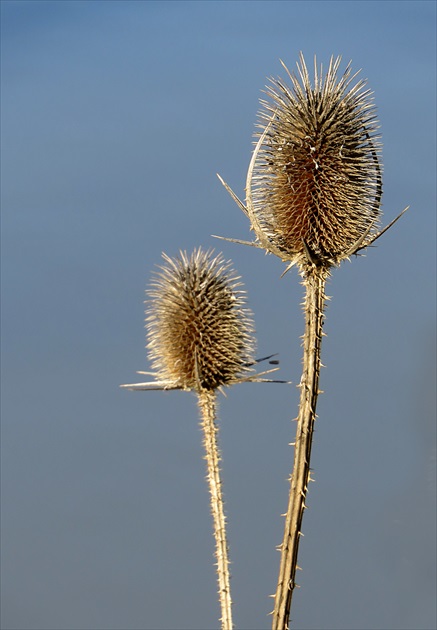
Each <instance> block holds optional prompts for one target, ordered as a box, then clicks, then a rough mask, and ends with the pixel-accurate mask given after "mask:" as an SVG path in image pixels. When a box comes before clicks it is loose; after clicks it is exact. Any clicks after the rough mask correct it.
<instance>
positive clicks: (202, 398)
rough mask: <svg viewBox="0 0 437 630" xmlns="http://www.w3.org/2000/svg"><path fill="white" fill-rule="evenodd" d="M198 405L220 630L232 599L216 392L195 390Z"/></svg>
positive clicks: (226, 627)
mask: <svg viewBox="0 0 437 630" xmlns="http://www.w3.org/2000/svg"><path fill="white" fill-rule="evenodd" d="M198 404H199V409H200V413H201V418H202V422H201V425H202V429H203V444H204V447H205V459H206V464H207V481H208V486H209V493H210V499H211V513H212V517H213V525H214V538H215V557H216V559H217V565H216V566H217V578H218V592H219V600H220V609H221V619H220V621H221V624H222V625H221V627H222V630H232V627H233V625H232V600H231V589H230V576H229V559H228V544H227V539H226V517H225V512H224V504H223V496H222V487H221V479H220V452H219V448H218V444H217V432H218V427H217V424H216V393H215V391H211V390H201V391H200V392H198Z"/></svg>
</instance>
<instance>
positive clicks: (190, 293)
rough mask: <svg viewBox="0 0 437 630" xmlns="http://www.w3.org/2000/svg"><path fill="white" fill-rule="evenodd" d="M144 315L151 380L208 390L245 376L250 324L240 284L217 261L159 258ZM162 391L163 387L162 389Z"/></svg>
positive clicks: (200, 254)
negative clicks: (151, 367)
mask: <svg viewBox="0 0 437 630" xmlns="http://www.w3.org/2000/svg"><path fill="white" fill-rule="evenodd" d="M163 258H164V260H165V261H166V265H163V266H162V267H160V271H159V272H157V273H156V275H155V278H154V280H153V282H152V285H151V288H150V290H148V291H147V293H148V296H149V300H148V301H147V302H146V303H147V310H146V314H147V317H146V322H147V324H146V328H147V337H148V343H147V347H148V350H149V356H150V359H151V362H152V365H153V368H154V375H155V376H156V378H157V380H158V381H159V382H161V383H167V384H168V388H172V389H173V388H180V389H186V390H197V391H199V390H214V389H216V388H218V387H221V386H224V385H231V384H232V383H234V382H238V381H239V380H245V378H244V377H245V376H246V377H247V376H248V373H249V372H251V371H252V370H251V365H253V364H254V363H255V361H254V359H253V352H254V347H255V341H254V337H253V330H254V327H253V321H252V315H251V312H250V311H249V310H248V309H247V308H246V306H245V292H244V291H243V290H242V288H241V287H242V283H241V282H240V278H239V277H238V276H237V275H236V274H235V272H234V271H233V270H232V268H231V263H230V262H229V261H228V262H225V260H224V259H223V257H222V256H221V255H217V256H214V254H213V250H209V251H207V252H204V251H202V250H201V249H200V248H199V249H197V250H194V252H193V253H192V254H191V256H188V255H187V254H186V252H180V256H179V257H178V258H175V259H172V258H169V257H168V256H167V255H166V254H163ZM164 388H165V387H164Z"/></svg>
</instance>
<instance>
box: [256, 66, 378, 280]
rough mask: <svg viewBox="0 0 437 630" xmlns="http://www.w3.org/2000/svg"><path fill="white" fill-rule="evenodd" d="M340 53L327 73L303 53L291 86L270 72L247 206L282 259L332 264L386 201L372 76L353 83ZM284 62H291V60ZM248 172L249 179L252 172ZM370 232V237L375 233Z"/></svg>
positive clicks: (366, 230) (373, 222) (363, 234)
mask: <svg viewBox="0 0 437 630" xmlns="http://www.w3.org/2000/svg"><path fill="white" fill-rule="evenodd" d="M339 65H340V58H337V59H336V60H335V61H334V60H333V59H332V58H331V62H330V64H329V68H328V71H327V73H326V76H325V77H323V74H322V69H320V71H318V69H317V64H316V60H315V61H314V86H312V85H311V81H310V78H309V74H308V70H307V68H306V65H305V61H304V58H303V56H302V55H301V57H300V64H297V67H298V72H299V77H297V76H295V75H294V74H291V73H290V72H289V71H288V70H287V68H285V69H286V71H287V73H288V75H289V78H290V79H291V82H292V85H291V87H289V86H287V85H286V84H285V83H284V82H282V81H281V80H279V79H278V80H275V79H271V86H270V87H269V88H268V91H267V94H268V96H269V97H270V99H271V100H270V101H262V110H261V111H260V114H259V118H260V125H259V126H260V128H261V129H262V131H261V133H260V134H259V135H260V136H261V137H260V141H259V142H258V146H257V148H256V149H255V155H254V160H253V173H252V175H251V178H250V181H249V182H248V191H247V194H248V203H247V209H248V213H249V216H250V218H251V221H252V227H253V229H254V231H255V233H256V235H257V237H258V239H259V241H260V242H261V244H262V245H263V246H264V247H266V249H270V251H272V252H273V253H275V254H277V255H279V256H280V257H281V258H282V259H283V260H288V261H292V262H295V263H298V264H299V265H301V266H303V267H304V268H305V266H306V265H307V264H308V261H310V262H311V263H312V264H316V265H320V266H324V267H327V268H329V267H330V266H331V265H334V264H338V263H339V262H340V261H341V260H342V259H343V258H346V257H348V256H350V255H351V253H354V251H353V250H354V245H355V244H356V243H360V239H364V243H365V240H366V239H367V238H368V235H370V233H371V232H373V230H374V228H375V229H376V227H377V223H378V219H379V211H380V201H381V194H382V189H381V168H380V165H379V158H378V156H379V153H380V151H381V146H380V143H379V142H378V138H379V136H378V135H376V131H377V129H378V124H377V121H376V119H375V109H374V106H373V101H372V98H371V92H370V91H369V90H365V89H364V87H365V85H366V82H365V81H364V80H359V81H358V82H357V83H355V85H353V86H351V83H352V81H353V80H354V79H355V77H356V76H357V74H354V75H352V74H351V67H350V64H349V65H348V66H347V68H346V70H345V72H344V74H343V76H342V77H341V78H338V76H337V73H338V68H339ZM284 67H285V66H284ZM248 179H249V178H248ZM369 238H370V237H369Z"/></svg>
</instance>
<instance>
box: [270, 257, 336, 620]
mask: <svg viewBox="0 0 437 630" xmlns="http://www.w3.org/2000/svg"><path fill="white" fill-rule="evenodd" d="M326 276H327V274H326V273H325V272H324V271H323V270H320V269H313V270H312V271H310V272H309V273H308V274H307V275H306V277H305V279H304V282H303V284H304V286H305V290H306V296H305V302H304V314H305V335H304V342H303V370H302V378H301V381H300V384H299V387H300V403H299V415H298V417H297V428H296V439H295V444H294V462H293V473H292V476H291V479H290V493H289V497H288V508H287V513H286V518H285V528H284V539H283V542H282V545H281V562H280V568H279V576H278V584H277V588H276V595H275V608H274V611H273V622H272V629H273V630H283V629H284V628H287V627H288V619H289V616H290V608H291V600H292V596H293V591H294V587H295V575H296V569H297V556H298V550H299V540H300V537H301V534H302V518H303V512H304V509H305V507H306V506H305V499H306V494H307V488H308V483H309V481H310V480H311V479H310V458H311V445H312V441H313V430H314V422H315V419H316V405H317V396H318V394H319V374H320V365H321V363H320V350H321V344H322V335H323V333H322V328H323V310H324V304H325V283H326Z"/></svg>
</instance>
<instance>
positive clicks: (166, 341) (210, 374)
mask: <svg viewBox="0 0 437 630" xmlns="http://www.w3.org/2000/svg"><path fill="white" fill-rule="evenodd" d="M163 258H164V260H165V261H166V265H164V266H162V267H161V268H160V271H159V272H158V273H157V274H156V275H155V279H154V281H153V282H152V286H151V288H150V290H149V291H148V296H149V300H148V302H147V304H148V307H147V310H146V314H147V317H146V322H147V324H146V327H147V333H148V335H147V336H148V343H147V347H148V350H149V357H150V359H151V362H152V367H153V368H154V371H153V372H139V373H140V374H149V375H150V376H153V377H154V378H155V380H153V381H150V382H147V383H137V384H135V383H132V384H127V385H122V387H126V388H129V389H132V390H137V391H138V390H152V389H163V390H168V389H183V390H186V391H191V390H192V391H194V392H195V393H196V394H197V397H198V406H199V410H200V415H201V426H202V430H203V444H204V447H205V459H206V462H207V481H208V485H209V492H210V501H211V512H212V516H213V525H214V537H215V557H216V560H217V575H218V591H219V600H220V607H221V624H222V628H223V630H231V628H232V609H231V604H232V601H231V591H230V577H229V559H228V543H227V538H226V518H225V512H224V505H223V496H222V483H221V475H220V452H219V448H218V440H217V434H218V426H217V390H218V389H220V388H222V387H224V386H229V385H233V384H234V383H242V382H273V381H270V379H266V378H264V376H265V375H266V374H269V373H271V372H274V371H275V370H276V369H278V368H272V369H270V370H267V371H265V372H261V373H256V372H255V371H254V365H255V364H256V363H258V362H259V361H256V360H255V359H254V348H255V339H254V336H253V332H254V329H253V319H252V314H251V312H250V311H249V310H248V309H247V307H246V301H245V292H244V291H243V290H242V283H241V282H240V278H239V277H238V276H237V275H236V274H235V272H234V271H233V270H232V269H231V263H230V262H225V261H224V259H223V258H222V256H221V255H218V256H215V257H214V256H213V251H207V252H203V251H202V250H201V249H198V250H195V251H194V252H193V253H192V254H191V256H189V257H188V256H187V254H186V253H185V252H180V256H179V258H176V259H171V258H169V257H168V256H166V255H165V254H163ZM265 358H266V359H270V357H265Z"/></svg>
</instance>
